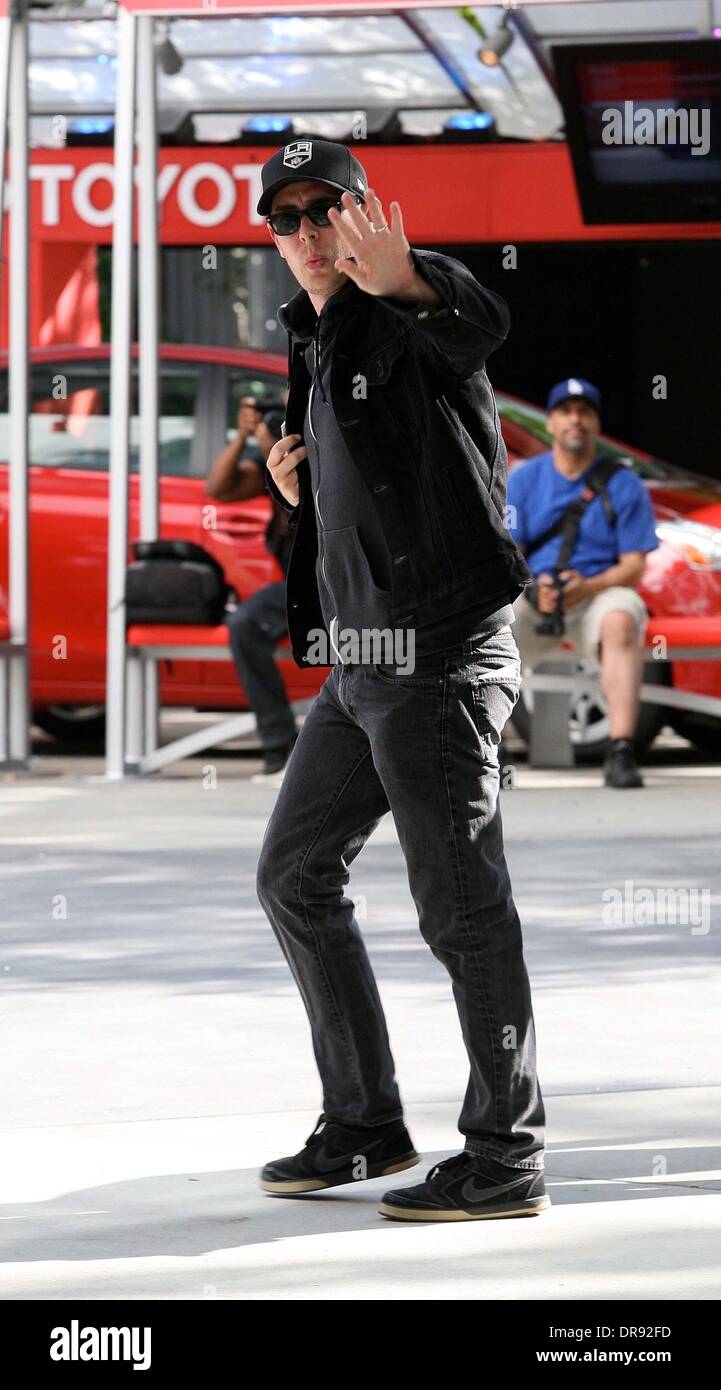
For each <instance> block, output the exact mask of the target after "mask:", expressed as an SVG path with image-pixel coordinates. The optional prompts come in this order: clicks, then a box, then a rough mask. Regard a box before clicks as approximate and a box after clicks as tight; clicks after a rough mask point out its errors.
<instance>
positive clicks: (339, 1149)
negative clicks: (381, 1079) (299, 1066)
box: [260, 1114, 420, 1197]
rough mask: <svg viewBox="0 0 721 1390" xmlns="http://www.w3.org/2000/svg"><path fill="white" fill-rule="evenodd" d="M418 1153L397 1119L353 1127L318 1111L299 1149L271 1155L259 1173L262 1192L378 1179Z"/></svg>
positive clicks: (284, 1192) (406, 1165) (282, 1192)
mask: <svg viewBox="0 0 721 1390" xmlns="http://www.w3.org/2000/svg"><path fill="white" fill-rule="evenodd" d="M416 1163H420V1157H419V1155H418V1154H417V1153H416V1151H415V1149H414V1148H413V1144H412V1143H411V1137H410V1135H409V1133H408V1130H407V1129H406V1127H405V1124H404V1122H403V1120H400V1119H399V1120H389V1121H388V1123H387V1124H383V1125H373V1126H372V1127H370V1126H366V1127H365V1128H364V1129H356V1128H354V1127H353V1126H351V1125H340V1124H336V1122H335V1121H334V1120H327V1119H326V1118H325V1115H322V1114H321V1116H320V1118H319V1120H318V1123H317V1125H316V1127H315V1129H314V1130H313V1133H312V1134H310V1135H309V1136H308V1138H307V1139H306V1141H305V1147H304V1148H303V1149H301V1151H300V1153H297V1154H293V1155H292V1156H291V1157H289V1158H275V1159H273V1160H272V1162H271V1163H266V1165H265V1167H264V1168H263V1170H262V1172H261V1175H260V1186H261V1187H262V1188H263V1190H264V1191H265V1192H274V1193H277V1194H278V1195H279V1196H281V1197H282V1196H292V1195H293V1194H294V1193H298V1192H318V1191H320V1189H321V1188H324V1187H340V1186H341V1184H342V1183H345V1182H362V1181H364V1180H365V1179H367V1178H382V1177H384V1176H385V1174H386V1173H400V1172H401V1170H402V1169H404V1168H413V1167H414V1165H415V1164H416Z"/></svg>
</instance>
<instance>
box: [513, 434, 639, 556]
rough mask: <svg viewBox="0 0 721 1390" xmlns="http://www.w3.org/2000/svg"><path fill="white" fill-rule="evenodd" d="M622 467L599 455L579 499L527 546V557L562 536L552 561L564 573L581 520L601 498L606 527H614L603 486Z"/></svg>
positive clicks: (613, 460)
mask: <svg viewBox="0 0 721 1390" xmlns="http://www.w3.org/2000/svg"><path fill="white" fill-rule="evenodd" d="M624 466H625V465H624V464H622V463H618V462H616V460H615V459H610V458H607V457H606V456H605V455H601V457H600V458H598V459H597V460H596V462H595V463H594V465H593V467H592V468H591V471H590V472H589V474H588V477H587V478H586V483H585V486H584V488H583V491H582V492H581V494H580V496H578V497H576V498H575V499H574V501H573V502H571V503H570V504H569V506H568V507H566V509H565V511H564V512H563V514H562V515H561V516H560V517H559V518H558V521H555V522H554V524H553V526H549V527H548V528H547V529H546V530H545V531H543V532H542V533H541V535H540V536H536V538H535V539H534V540H533V541H532V542H531V544H530V545H529V548H528V555H529V556H530V555H531V554H532V553H533V551H534V550H538V549H539V548H540V547H541V546H542V545H545V544H546V541H549V540H550V539H551V537H552V536H557V535H558V534H559V533H561V545H560V549H559V552H558V556H557V558H556V561H555V568H557V569H561V570H563V569H566V567H567V566H568V563H569V560H570V559H571V556H572V554H573V548H574V546H575V544H576V538H577V536H578V530H579V527H580V525H581V518H582V516H583V514H584V512H585V511H586V508H587V507H588V506H589V505H590V503H591V502H592V501H593V499H594V497H600V498H601V501H602V502H603V506H604V510H605V512H606V517H607V518H608V524H609V526H611V527H613V526H615V524H616V513H615V511H614V507H613V503H612V502H611V499H610V497H609V495H608V493H607V491H606V484H607V482H608V480H609V478H612V477H613V475H614V473H617V472H618V470H619V468H623V467H624Z"/></svg>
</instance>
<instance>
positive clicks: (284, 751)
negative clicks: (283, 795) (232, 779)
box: [250, 730, 299, 782]
mask: <svg viewBox="0 0 721 1390" xmlns="http://www.w3.org/2000/svg"><path fill="white" fill-rule="evenodd" d="M298 732H299V731H298V730H296V732H295V733H294V734H293V737H292V738H291V739H289V740H288V742H287V743H281V744H278V745H277V746H276V747H274V748H266V749H265V750H264V752H263V771H262V772H256V773H255V774H254V776H253V777H251V779H250V780H251V782H263V781H265V779H266V777H275V776H276V774H277V773H279V772H284V771H285V766H286V763H287V762H288V759H289V757H290V755H291V753H292V752H293V749H294V747H295V743H296V739H297V738H298Z"/></svg>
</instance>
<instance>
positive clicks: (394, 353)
mask: <svg viewBox="0 0 721 1390" xmlns="http://www.w3.org/2000/svg"><path fill="white" fill-rule="evenodd" d="M409 331H410V330H409V329H407V328H404V329H402V331H401V332H400V333H399V334H398V335H397V337H395V338H391V339H390V340H389V341H388V342H386V343H384V344H383V346H382V347H380V348H376V349H374V351H373V352H372V353H371V355H370V356H369V357H367V358H366V360H365V362H363V363H361V366H360V369H359V371H360V375H361V376H364V377H365V379H366V381H367V383H368V385H369V386H381V385H383V383H384V382H386V381H387V380H388V378H389V376H390V374H391V372H392V370H393V366H394V364H395V362H396V361H397V359H398V357H400V355H401V353H402V352H405V342H404V339H405V336H406V334H407V333H408V332H409Z"/></svg>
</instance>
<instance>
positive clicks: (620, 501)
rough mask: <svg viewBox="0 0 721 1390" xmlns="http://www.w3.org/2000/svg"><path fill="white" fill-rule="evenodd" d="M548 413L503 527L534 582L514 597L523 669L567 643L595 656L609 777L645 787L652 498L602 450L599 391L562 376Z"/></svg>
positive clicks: (520, 471)
mask: <svg viewBox="0 0 721 1390" xmlns="http://www.w3.org/2000/svg"><path fill="white" fill-rule="evenodd" d="M547 411H548V419H547V425H546V427H547V429H548V432H549V434H550V436H551V439H552V441H553V448H552V449H551V450H550V452H548V453H545V454H538V455H536V456H535V457H534V458H531V459H527V460H526V462H525V463H523V464H519V465H517V466H516V467H515V468H514V469H513V470H512V471H511V473H510V475H509V479H508V515H509V521H508V529H509V531H510V532H511V535H512V536H513V538H514V540H515V541H516V543H517V545H518V546H519V547H520V549H521V550H522V551H523V553H524V555H525V556H526V560H527V562H528V566H529V569H530V570H531V573H532V575H533V579H534V582H533V584H532V585H529V586H528V588H527V589H526V590H525V591H524V593H523V594H521V595H519V597H518V598H517V599H516V600H515V602H514V605H513V608H514V613H515V622H514V627H513V635H514V637H515V639H516V644H517V646H518V649H519V652H520V655H521V663H522V669H523V670H524V671H526V672H527V671H528V670H532V669H533V668H534V666H535V665H536V664H537V662H539V661H542V660H544V659H545V658H546V657H549V656H552V655H554V654H555V653H556V652H557V651H558V649H559V647H560V645H561V643H563V642H571V643H572V644H573V646H574V648H575V650H576V652H577V653H578V655H579V656H580V657H584V658H587V659H591V660H599V661H600V667H601V685H602V688H603V693H604V696H605V698H606V703H607V705H608V717H609V725H610V746H609V752H608V754H607V756H606V761H605V766H604V780H605V782H606V785H607V786H610V787H642V786H643V778H642V777H641V774H640V772H639V769H638V766H637V764H636V759H635V755H634V746H633V737H634V733H635V729H636V721H637V719H638V710H639V691H640V687H641V680H642V672H643V643H644V635H645V630H646V622H647V619H648V610H647V608H646V605H645V604H644V602H643V599H642V598H641V596H640V594H639V593H638V592H637V590H636V585H637V584H638V583H639V581H640V579H641V576H642V574H643V571H644V567H645V564H646V554H647V552H648V551H649V550H655V549H656V547H657V545H658V540H657V538H656V528H655V524H654V519H653V511H652V508H651V503H650V501H649V498H648V494H647V493H646V489H645V488H644V486H643V483H642V482H641V480H640V478H638V477H637V476H636V474H635V473H634V472H633V470H632V469H630V468H627V467H625V466H624V465H623V464H622V463H620V462H619V461H617V460H613V459H610V458H607V457H605V456H604V455H603V454H602V453H600V452H599V450H598V448H597V445H596V436H597V434H598V430H599V428H600V424H601V420H600V411H601V396H600V392H599V391H598V389H597V387H595V386H593V385H592V384H591V383H590V382H589V381H584V380H582V379H580V378H576V377H570V378H568V379H567V380H566V381H561V382H558V384H557V385H556V386H554V387H553V389H552V390H551V392H550V395H549V397H548V403H547Z"/></svg>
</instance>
